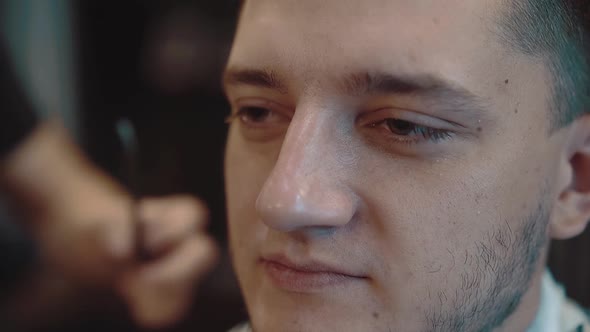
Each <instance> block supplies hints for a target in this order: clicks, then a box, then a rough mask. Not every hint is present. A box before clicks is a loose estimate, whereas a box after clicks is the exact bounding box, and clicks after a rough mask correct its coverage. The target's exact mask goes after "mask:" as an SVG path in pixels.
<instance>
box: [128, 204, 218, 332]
mask: <svg viewBox="0 0 590 332" xmlns="http://www.w3.org/2000/svg"><path fill="white" fill-rule="evenodd" d="M138 216H139V220H140V222H142V223H143V227H141V228H142V232H143V238H142V240H141V241H140V242H142V244H143V247H144V248H143V249H144V251H147V252H148V253H149V255H150V256H152V257H156V258H155V259H154V260H151V261H148V262H141V261H138V262H137V261H136V262H135V264H131V266H129V268H128V269H127V270H126V271H125V272H124V273H123V274H122V275H121V276H120V278H118V279H117V288H118V290H119V291H120V293H121V294H122V295H123V297H124V298H125V299H126V301H127V303H128V304H129V307H130V308H131V311H132V314H133V315H134V317H135V319H136V321H137V322H139V323H141V324H142V325H143V326H146V327H150V328H157V327H162V326H166V325H168V324H171V323H173V322H175V321H178V320H179V319H180V318H181V316H182V315H183V314H184V313H185V312H186V311H187V309H188V308H189V306H190V304H191V300H192V298H193V296H194V287H195V286H196V285H197V282H198V281H199V280H201V279H202V277H203V276H204V275H205V273H206V272H208V271H209V270H210V269H211V268H212V266H213V264H214V262H215V261H216V258H217V250H216V247H215V244H214V242H213V241H212V239H211V238H210V237H209V236H207V235H206V234H205V232H204V228H205V225H206V221H207V210H206V208H205V207H204V206H203V205H202V204H201V203H200V202H199V201H197V200H195V199H193V198H191V197H189V196H173V197H168V198H161V199H153V198H152V199H143V200H142V201H141V202H140V204H139V209H138ZM158 257H159V258H158Z"/></svg>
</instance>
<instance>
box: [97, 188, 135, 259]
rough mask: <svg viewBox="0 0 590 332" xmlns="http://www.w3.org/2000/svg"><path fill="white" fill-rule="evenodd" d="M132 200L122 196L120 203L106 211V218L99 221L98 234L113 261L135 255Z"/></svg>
mask: <svg viewBox="0 0 590 332" xmlns="http://www.w3.org/2000/svg"><path fill="white" fill-rule="evenodd" d="M132 208H133V207H132V202H131V199H130V198H129V197H124V198H121V202H120V204H118V205H116V208H113V209H111V210H110V211H108V212H106V211H105V212H104V213H105V214H106V215H105V216H103V219H104V220H101V221H100V222H97V223H96V224H97V228H98V229H97V236H98V237H99V239H100V243H101V246H103V248H104V251H105V253H106V254H107V255H108V256H109V257H110V258H111V260H112V261H113V262H126V261H128V260H130V259H131V257H132V255H133V240H134V239H133V233H134V225H133V223H134V221H133V213H132Z"/></svg>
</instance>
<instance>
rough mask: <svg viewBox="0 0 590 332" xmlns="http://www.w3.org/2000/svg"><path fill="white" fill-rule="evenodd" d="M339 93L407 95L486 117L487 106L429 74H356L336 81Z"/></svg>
mask: <svg viewBox="0 0 590 332" xmlns="http://www.w3.org/2000/svg"><path fill="white" fill-rule="evenodd" d="M338 82H339V84H338V88H339V90H341V91H342V93H344V94H347V95H353V96H362V95H371V94H380V95H402V96H403V95H409V96H417V97H420V98H422V99H424V100H426V101H431V102H435V103H436V104H437V106H438V108H442V109H444V110H445V111H449V112H454V111H469V112H468V113H471V114H470V115H472V116H474V117H481V118H488V117H489V116H490V114H489V110H488V108H489V107H488V103H487V102H486V101H485V100H484V99H483V98H481V97H479V96H477V95H476V94H474V93H472V92H470V91H469V90H467V89H466V88H464V87H461V86H459V85H458V84H455V83H453V82H449V81H447V80H444V79H441V78H439V77H436V76H433V75H429V74H416V75H398V74H391V73H383V72H357V73H352V74H348V75H345V76H343V77H341V78H340V79H339V81H338Z"/></svg>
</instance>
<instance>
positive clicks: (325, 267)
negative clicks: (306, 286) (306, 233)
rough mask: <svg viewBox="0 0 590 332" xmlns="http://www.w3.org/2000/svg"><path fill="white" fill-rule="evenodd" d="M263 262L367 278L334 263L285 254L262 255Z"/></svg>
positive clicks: (310, 270)
mask: <svg viewBox="0 0 590 332" xmlns="http://www.w3.org/2000/svg"><path fill="white" fill-rule="evenodd" d="M261 261H262V262H266V263H274V264H280V265H283V266H285V267H287V268H289V269H292V270H295V271H299V272H307V273H333V274H341V275H345V276H349V277H354V278H365V277H366V276H363V275H360V274H358V273H355V272H352V271H349V270H347V269H345V268H341V267H337V266H334V265H332V264H328V263H323V262H319V261H316V260H312V259H305V258H303V259H295V258H289V257H287V256H286V255H284V254H270V255H263V256H262V257H261Z"/></svg>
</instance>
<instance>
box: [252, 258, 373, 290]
mask: <svg viewBox="0 0 590 332" xmlns="http://www.w3.org/2000/svg"><path fill="white" fill-rule="evenodd" d="M260 263H261V265H262V267H263V269H264V271H265V273H266V275H267V276H268V277H269V279H270V280H271V282H272V283H273V284H274V285H275V286H277V287H278V288H281V289H283V290H287V291H291V292H298V293H307V292H314V291H320V290H322V289H325V288H329V287H336V286H344V285H346V284H348V283H355V282H360V281H363V280H365V279H367V278H366V277H365V276H362V275H358V274H355V273H353V272H350V271H346V270H345V269H343V268H339V267H335V266H331V265H329V264H324V263H321V262H316V261H311V260H298V261H297V262H295V261H294V260H293V259H289V258H287V257H286V256H284V255H270V256H265V257H263V258H261V259H260Z"/></svg>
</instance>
